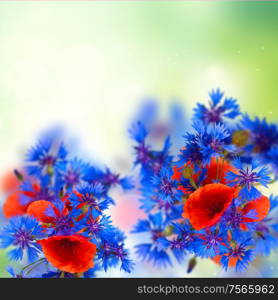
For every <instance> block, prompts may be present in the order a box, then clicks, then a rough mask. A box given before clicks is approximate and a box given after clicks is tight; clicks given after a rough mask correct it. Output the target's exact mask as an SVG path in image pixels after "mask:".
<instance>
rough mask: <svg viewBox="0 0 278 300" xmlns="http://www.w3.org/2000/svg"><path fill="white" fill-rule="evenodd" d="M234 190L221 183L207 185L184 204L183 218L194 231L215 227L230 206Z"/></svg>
mask: <svg viewBox="0 0 278 300" xmlns="http://www.w3.org/2000/svg"><path fill="white" fill-rule="evenodd" d="M234 196H235V189H234V188H231V187H229V186H226V185H224V184H221V183H212V184H207V185H205V186H204V187H201V188H199V189H197V190H196V191H195V192H193V193H192V194H191V195H190V196H189V198H188V199H187V201H186V202H185V204H184V212H183V217H184V218H188V219H189V221H190V223H191V225H192V226H193V228H194V229H196V230H200V229H203V228H206V227H211V226H213V225H215V224H216V223H217V222H218V221H219V220H220V218H221V217H222V215H223V214H224V212H225V211H226V209H227V208H228V207H229V206H230V205H231V203H232V200H233V198H234Z"/></svg>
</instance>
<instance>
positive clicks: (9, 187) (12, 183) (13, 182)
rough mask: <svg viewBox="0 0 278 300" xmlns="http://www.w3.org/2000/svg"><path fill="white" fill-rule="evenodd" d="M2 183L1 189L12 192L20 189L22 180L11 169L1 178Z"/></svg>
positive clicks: (8, 192) (0, 183)
mask: <svg viewBox="0 0 278 300" xmlns="http://www.w3.org/2000/svg"><path fill="white" fill-rule="evenodd" d="M0 185H1V190H2V191H3V192H4V193H6V194H10V193H12V192H15V191H16V190H17V189H19V186H20V181H19V180H18V179H17V177H16V176H15V174H14V172H13V171H12V170H10V171H8V172H6V173H5V174H4V176H3V177H2V178H1V181H0Z"/></svg>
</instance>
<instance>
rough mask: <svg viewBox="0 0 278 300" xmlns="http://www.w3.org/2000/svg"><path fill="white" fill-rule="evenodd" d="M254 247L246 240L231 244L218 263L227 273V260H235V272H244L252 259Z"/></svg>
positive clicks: (250, 241)
mask: <svg viewBox="0 0 278 300" xmlns="http://www.w3.org/2000/svg"><path fill="white" fill-rule="evenodd" d="M253 248H254V245H253V243H252V240H251V239H247V240H245V241H244V242H242V243H236V244H232V245H230V246H229V247H228V251H227V252H226V253H225V254H224V255H223V256H222V258H221V260H220V262H221V264H222V265H223V267H224V269H225V270H226V271H227V269H228V266H229V260H230V259H233V260H236V264H235V268H236V271H239V272H241V271H244V270H245V269H246V268H247V267H248V265H249V263H250V261H252V260H253V259H254V250H253Z"/></svg>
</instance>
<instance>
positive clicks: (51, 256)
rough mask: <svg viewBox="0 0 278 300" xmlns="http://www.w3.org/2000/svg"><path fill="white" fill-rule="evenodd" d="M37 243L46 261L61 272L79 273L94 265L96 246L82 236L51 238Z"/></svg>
mask: <svg viewBox="0 0 278 300" xmlns="http://www.w3.org/2000/svg"><path fill="white" fill-rule="evenodd" d="M38 243H39V244H40V245H41V246H42V250H43V253H44V255H45V257H46V259H47V260H48V261H49V262H50V263H51V264H52V265H53V266H54V267H56V268H57V269H59V270H61V271H65V272H69V273H81V272H85V271H87V270H88V269H90V268H92V267H93V265H94V263H93V258H94V257H95V254H96V245H94V244H93V243H91V242H89V241H88V240H87V239H86V238H84V237H82V236H78V235H70V236H52V237H49V238H46V239H42V240H40V241H38Z"/></svg>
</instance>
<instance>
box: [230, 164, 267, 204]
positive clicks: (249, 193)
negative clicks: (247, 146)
mask: <svg viewBox="0 0 278 300" xmlns="http://www.w3.org/2000/svg"><path fill="white" fill-rule="evenodd" d="M233 165H234V166H235V167H236V168H237V173H234V172H232V171H229V172H228V173H227V174H226V179H227V180H228V181H229V183H228V185H229V186H240V187H241V190H240V192H239V197H240V198H241V199H243V200H251V199H256V198H258V197H259V196H260V195H261V193H260V191H259V190H258V189H257V188H256V187H255V185H257V184H261V185H262V186H264V187H267V185H268V183H269V182H270V181H271V178H270V177H269V176H268V175H269V169H268V168H267V167H264V166H261V162H260V161H259V160H253V161H252V164H251V166H249V165H246V164H244V163H242V162H241V160H240V159H239V158H236V159H234V161H233Z"/></svg>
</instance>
